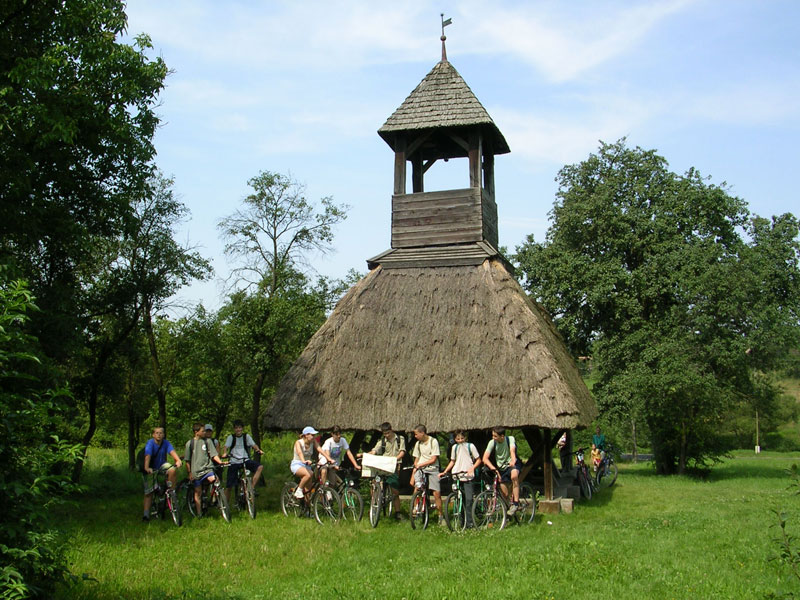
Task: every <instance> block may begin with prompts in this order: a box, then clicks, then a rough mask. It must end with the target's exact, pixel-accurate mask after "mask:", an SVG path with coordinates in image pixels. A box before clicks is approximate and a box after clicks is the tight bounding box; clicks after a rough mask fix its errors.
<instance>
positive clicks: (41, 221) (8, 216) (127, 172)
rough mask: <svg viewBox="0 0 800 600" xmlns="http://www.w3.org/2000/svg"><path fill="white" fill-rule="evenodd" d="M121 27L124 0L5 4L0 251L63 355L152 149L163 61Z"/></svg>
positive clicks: (48, 343) (46, 337) (48, 339)
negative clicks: (89, 282) (88, 282)
mask: <svg viewBox="0 0 800 600" xmlns="http://www.w3.org/2000/svg"><path fill="white" fill-rule="evenodd" d="M125 27H126V15H125V13H124V3H123V2H122V1H121V0H75V1H70V2H63V1H62V0H37V1H35V2H34V1H27V0H13V1H11V2H4V3H3V4H2V7H1V8H0V155H2V156H3V161H2V162H0V197H2V198H3V202H2V203H0V261H2V262H5V263H7V264H9V265H10V266H11V267H12V268H14V269H15V270H16V272H17V273H20V274H21V275H22V276H24V277H25V278H26V279H27V280H28V281H29V283H30V286H31V289H32V290H33V292H34V293H35V294H36V296H37V302H38V304H39V306H40V308H41V309H42V311H41V312H40V313H38V314H37V315H36V319H35V322H34V325H35V326H36V328H37V329H38V331H39V332H40V336H39V337H40V341H41V343H42V344H43V345H44V348H45V350H46V352H47V354H48V355H49V356H57V357H60V358H61V359H63V358H64V357H65V355H67V354H68V353H69V352H70V351H72V350H73V347H72V345H71V344H70V342H74V343H79V342H76V341H75V338H76V336H78V335H79V334H80V332H81V330H82V329H83V326H82V324H81V323H80V315H83V314H84V307H83V304H82V302H83V295H82V292H83V290H84V289H85V281H84V277H85V275H86V273H87V272H88V273H89V274H90V276H91V273H92V272H93V269H94V267H93V264H92V260H93V258H94V256H95V254H94V250H95V248H96V247H97V244H98V240H99V239H103V238H108V237H114V236H116V235H119V234H120V233H121V232H122V231H123V230H124V227H125V224H126V222H127V221H128V219H129V218H130V217H131V216H132V215H131V211H130V203H129V198H130V197H131V196H132V195H135V194H136V193H141V191H142V190H143V187H144V185H145V181H146V180H147V177H148V176H149V174H150V172H151V160H152V158H153V157H154V155H155V149H154V147H153V144H152V138H153V134H154V132H155V129H156V126H157V124H158V118H157V116H156V113H155V111H154V109H155V105H156V102H157V97H158V94H159V92H160V90H161V89H162V87H163V85H164V78H165V77H166V75H167V67H166V65H165V64H164V61H163V60H161V59H160V58H154V59H152V60H151V59H149V58H148V57H147V55H146V52H147V51H148V50H149V49H150V41H149V39H148V38H147V36H144V35H142V36H139V37H137V38H136V42H135V45H134V46H130V45H127V44H123V43H120V42H119V37H120V36H121V35H122V34H123V33H124V32H125Z"/></svg>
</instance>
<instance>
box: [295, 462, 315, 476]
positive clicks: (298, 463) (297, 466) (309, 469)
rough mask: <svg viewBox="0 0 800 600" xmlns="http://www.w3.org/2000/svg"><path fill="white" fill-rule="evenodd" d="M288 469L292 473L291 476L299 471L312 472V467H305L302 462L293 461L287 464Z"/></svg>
mask: <svg viewBox="0 0 800 600" xmlns="http://www.w3.org/2000/svg"><path fill="white" fill-rule="evenodd" d="M289 468H290V469H291V471H292V475H297V471H298V470H300V469H306V470H307V471H308V472H309V473H313V472H314V471H313V469H314V467H312V466H311V465H307V464H306V463H304V462H303V461H302V460H293V461H292V462H291V463H290V464H289Z"/></svg>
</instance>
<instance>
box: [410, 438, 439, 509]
mask: <svg viewBox="0 0 800 600" xmlns="http://www.w3.org/2000/svg"><path fill="white" fill-rule="evenodd" d="M414 437H415V438H417V443H416V445H415V446H414V450H412V451H411V456H413V457H414V470H413V471H412V472H411V485H413V486H415V487H422V482H423V479H422V478H423V477H427V478H428V489H429V490H431V491H432V492H433V501H434V503H435V504H436V512H438V513H439V525H444V524H445V522H444V515H443V514H442V484H441V482H440V481H439V454H440V450H439V440H437V439H436V438H435V437H433V436H430V435H428V430H427V428H426V427H425V425H417V426H416V427H414ZM412 517H413V515H412Z"/></svg>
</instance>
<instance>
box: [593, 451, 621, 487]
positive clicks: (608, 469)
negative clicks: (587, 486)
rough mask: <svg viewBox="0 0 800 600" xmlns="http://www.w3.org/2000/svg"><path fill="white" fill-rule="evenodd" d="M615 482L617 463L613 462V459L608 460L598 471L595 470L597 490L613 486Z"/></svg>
mask: <svg viewBox="0 0 800 600" xmlns="http://www.w3.org/2000/svg"><path fill="white" fill-rule="evenodd" d="M616 480H617V463H615V462H614V459H613V458H609V459H608V463H606V464H604V465H602V466H601V467H600V468H599V469H597V477H596V481H597V487H598V488H601V489H602V488H607V487H611V486H612V485H614V482H615V481H616Z"/></svg>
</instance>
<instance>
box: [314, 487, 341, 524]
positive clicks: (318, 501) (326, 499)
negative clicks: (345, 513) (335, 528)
mask: <svg viewBox="0 0 800 600" xmlns="http://www.w3.org/2000/svg"><path fill="white" fill-rule="evenodd" d="M314 517H315V518H316V519H317V523H319V524H320V525H324V524H325V523H336V521H338V520H339V519H341V518H342V499H341V497H340V496H339V494H338V493H337V492H336V490H335V489H333V488H332V487H330V486H327V485H326V486H325V487H324V488H322V489H320V490H317V493H316V494H314Z"/></svg>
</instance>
